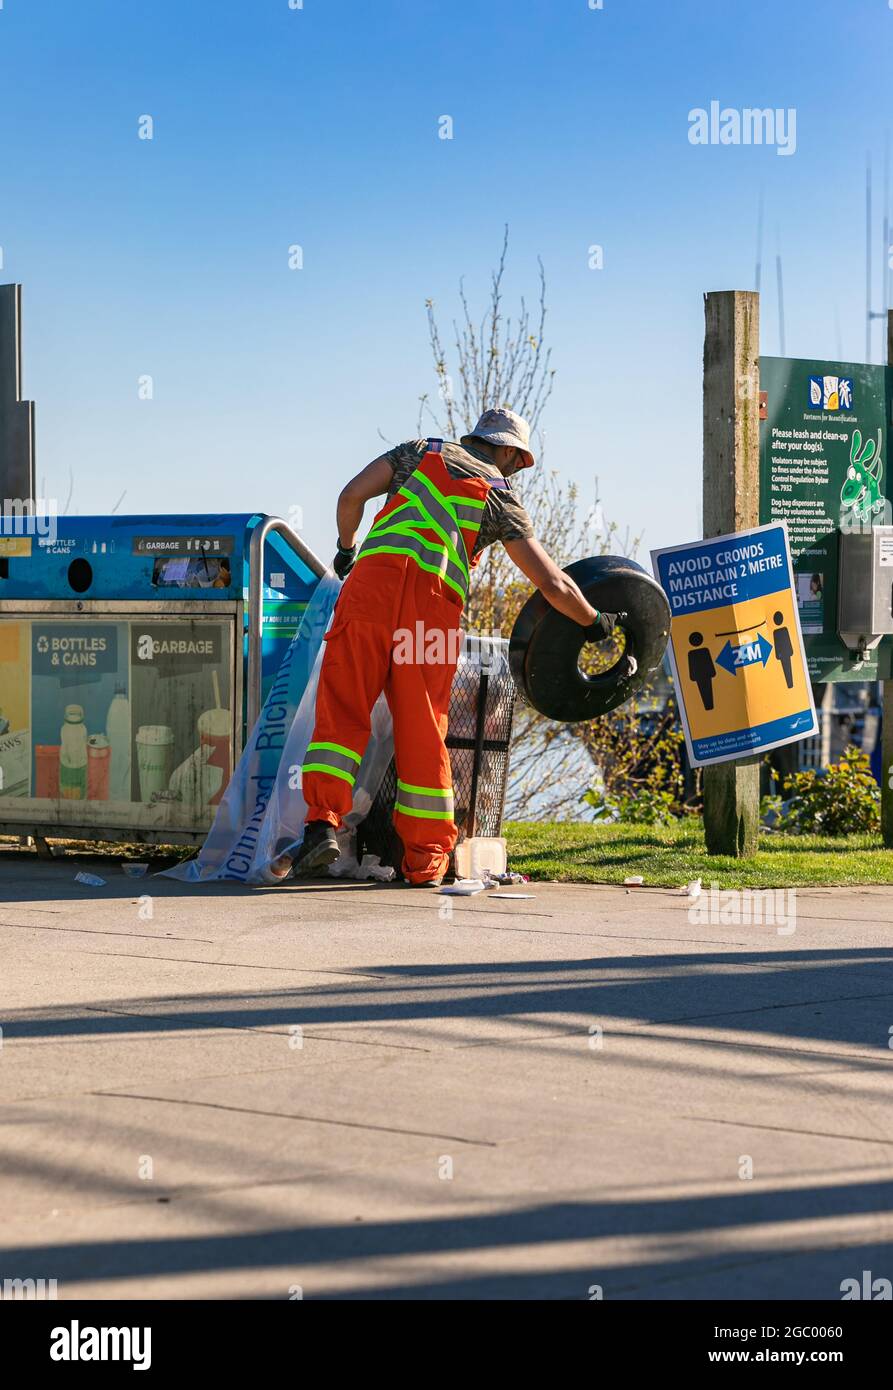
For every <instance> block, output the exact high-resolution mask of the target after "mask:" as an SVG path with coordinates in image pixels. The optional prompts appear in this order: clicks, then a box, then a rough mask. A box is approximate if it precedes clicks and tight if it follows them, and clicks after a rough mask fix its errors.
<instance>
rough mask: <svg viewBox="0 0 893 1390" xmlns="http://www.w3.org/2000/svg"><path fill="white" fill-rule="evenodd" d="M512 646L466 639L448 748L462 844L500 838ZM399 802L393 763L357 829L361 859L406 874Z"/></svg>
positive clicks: (468, 635) (512, 702)
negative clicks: (397, 823)
mask: <svg viewBox="0 0 893 1390" xmlns="http://www.w3.org/2000/svg"><path fill="white" fill-rule="evenodd" d="M508 648H509V644H508V641H507V640H506V639H505V638H500V637H477V636H475V635H474V634H473V633H463V634H462V649H461V651H460V654H459V663H458V665H457V667H456V674H455V676H454V678H453V689H452V693H451V695H450V713H449V727H448V730H447V738H446V745H447V748H448V749H449V753H450V763H451V766H452V771H453V800H454V803H455V819H456V826H457V827H458V830H459V839H460V840H463V839H465V837H466V836H471V835H498V834H499V833H500V831H501V829H502V812H503V807H504V805H505V791H506V785H507V782H508V770H509V744H510V742H511V736H512V717H513V715H514V708H515V683H514V681H513V679H512V675H511V672H510V670H509V659H508ZM396 798H397V770H396V767H395V765H394V761H393V759H392V760H391V764H390V766H389V767H388V770H387V772H386V773H385V775H384V778H383V780H382V783H381V786H380V787H379V789H378V794H377V796H376V797H375V800H374V801H373V803H372V806H371V809H370V810H369V813H368V815H367V816H366V818H365V819H364V820H363V821H362V822H361V823H360V825H359V826H358V827H357V853H358V857H359V858H360V859H362V857H363V855H364V854H377V855H378V856H379V858H380V859H381V862H382V864H392V865H393V866H394V868H395V869H397V871H398V872H399V870H400V865H401V863H402V860H403V846H402V844H401V842H400V837H399V836H398V834H397V832H396V830H395V829H394V826H393V822H392V819H391V817H392V815H393V811H394V802H395V800H396Z"/></svg>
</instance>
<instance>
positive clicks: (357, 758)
mask: <svg viewBox="0 0 893 1390" xmlns="http://www.w3.org/2000/svg"><path fill="white" fill-rule="evenodd" d="M311 748H328V749H329V751H330V752H332V753H344V755H345V756H346V757H348V758H353V760H354V762H355V763H361V762H362V761H363V759H362V757H361V755H360V754H359V753H355V752H354V750H353V749H352V748H345V746H344V744H343V743H308V744H307V752H308V753H309V752H310V750H311Z"/></svg>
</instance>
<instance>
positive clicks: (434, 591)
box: [303, 439, 499, 883]
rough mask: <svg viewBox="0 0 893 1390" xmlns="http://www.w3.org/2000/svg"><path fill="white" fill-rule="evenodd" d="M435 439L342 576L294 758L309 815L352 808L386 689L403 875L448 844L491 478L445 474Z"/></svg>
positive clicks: (443, 863) (434, 865)
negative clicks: (456, 684)
mask: <svg viewBox="0 0 893 1390" xmlns="http://www.w3.org/2000/svg"><path fill="white" fill-rule="evenodd" d="M441 444H442V441H441V440H439V439H429V440H428V449H427V452H426V453H425V456H424V458H423V459H422V461H421V463H420V464H419V466H418V468H417V469H416V470H415V472H414V473H412V474H410V476H409V477H408V478H407V480H406V482H405V483H404V484H403V486H402V487H401V488H399V489H398V490H397V491H396V492H395V493H394V495H393V497H391V498H389V500H388V501H387V502H386V504H385V505H384V507H382V509H381V511H380V512H379V513H378V515H377V516H376V518H375V521H374V522H373V524H372V528H371V530H370V531H369V534H368V536H367V537H366V539H365V541H364V542H363V544H362V546H361V547H360V551H359V554H358V556H357V561H356V565H355V567H354V570H353V572H352V573H351V574H350V575H349V576H348V578H347V580H346V581H345V584H344V588H343V589H342V591H341V594H340V596H339V598H338V603H337V605H336V608H335V614H334V617H333V619H332V626H331V628H330V630H329V632H328V635H327V637H326V653H325V657H324V658H323V663H322V671H321V673H320V681H319V691H318V694H317V697H316V727H315V728H314V730H313V738H312V740H311V742H310V743H309V745H308V747H307V757H306V761H305V763H304V767H303V791H304V800H305V801H306V803H307V820H308V821H314V820H322V821H328V822H329V823H330V824H331V825H334V826H336V827H337V826H338V825H339V824H340V823H341V820H342V818H343V817H344V816H345V815H347V813H348V811H349V810H350V808H351V803H352V799H353V785H354V781H355V774H356V771H357V768H358V767H359V764H360V760H361V758H362V756H363V753H364V752H365V749H366V743H367V740H368V738H369V727H370V725H369V721H370V715H371V712H372V707H373V705H374V704H375V701H376V700H377V699H378V696H379V695H380V694H381V692H382V690H384V692H385V696H386V698H387V702H388V705H389V706H390V709H391V714H392V716H393V721H394V753H395V757H396V763H397V800H396V804H395V807H394V825H395V827H396V830H397V833H398V835H399V836H400V838H401V840H402V841H403V850H404V859H403V873H404V875H405V877H406V878H408V879H409V880H410V882H412V883H424V882H426V881H427V880H428V879H431V878H436V877H439V876H440V875H441V874H443V873H444V872H445V870H446V868H447V864H448V860H449V853H450V851H451V850H452V848H453V846H454V844H455V843H456V827H455V825H454V823H453V791H452V774H451V771H450V758H449V753H448V752H447V749H446V745H445V743H444V737H445V735H446V731H447V718H448V714H449V704H450V691H451V689H452V684H453V675H454V673H455V669H456V662H457V660H458V654H459V619H460V617H461V615H462V606H463V604H464V602H465V598H466V596H467V594H468V583H469V571H470V569H471V563H470V557H471V556H472V555H473V552H474V544H475V540H476V539H477V534H478V531H479V530H480V526H481V521H482V519H483V515H484V508H485V506H486V504H487V494H488V492H489V491H490V488H491V486H493V485H494V484H491V483H490V482H488V481H486V480H484V479H483V478H453V477H451V476H450V474H449V473H448V471H447V468H446V465H445V463H444V461H443V459H442V457H441V453H440V448H441ZM495 485H496V486H498V485H499V484H495Z"/></svg>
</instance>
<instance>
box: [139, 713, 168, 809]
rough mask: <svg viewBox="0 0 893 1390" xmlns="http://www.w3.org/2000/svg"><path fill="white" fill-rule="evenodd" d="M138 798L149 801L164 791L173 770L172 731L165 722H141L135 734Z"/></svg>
mask: <svg viewBox="0 0 893 1390" xmlns="http://www.w3.org/2000/svg"><path fill="white" fill-rule="evenodd" d="M136 761H137V767H138V768H139V774H140V800H141V801H151V800H152V797H153V795H154V794H155V793H156V792H166V791H167V789H168V783H169V782H170V780H171V773H172V772H173V770H174V731H173V729H169V728H168V726H167V725H166V724H141V725H140V727H139V729H138V730H137V735H136Z"/></svg>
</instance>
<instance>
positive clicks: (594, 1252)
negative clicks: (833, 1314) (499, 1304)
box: [0, 853, 893, 1300]
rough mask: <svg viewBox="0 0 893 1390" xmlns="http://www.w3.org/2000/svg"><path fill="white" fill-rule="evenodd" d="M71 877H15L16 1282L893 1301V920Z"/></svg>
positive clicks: (829, 910)
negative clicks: (789, 922) (867, 1278)
mask: <svg viewBox="0 0 893 1390" xmlns="http://www.w3.org/2000/svg"><path fill="white" fill-rule="evenodd" d="M78 867H79V865H78V864H77V863H74V862H72V861H70V860H69V861H57V862H53V863H45V862H42V861H39V860H38V859H37V858H36V857H27V856H24V855H19V854H12V853H2V854H0V952H2V956H0V970H2V1003H0V1015H2V1017H0V1022H2V1027H3V1046H2V1051H0V1100H2V1106H0V1121H2V1125H3V1129H2V1134H3V1143H2V1151H3V1159H2V1175H0V1212H2V1217H0V1220H2V1227H3V1230H2V1238H0V1247H2V1254H0V1281H2V1279H4V1278H28V1277H31V1278H45V1279H51V1278H54V1279H58V1281H59V1296H60V1297H65V1296H69V1297H76V1296H80V1297H83V1296H86V1297H91V1298H108V1297H124V1298H130V1297H151V1298H170V1297H174V1298H196V1297H207V1298H247V1297H270V1298H283V1299H286V1298H289V1297H290V1296H296V1290H297V1289H298V1288H300V1289H301V1290H302V1292H303V1296H304V1297H305V1298H320V1297H339V1298H345V1297H381V1298H419V1297H421V1298H494V1297H501V1298H522V1299H526V1298H534V1299H540V1298H546V1299H552V1298H561V1299H587V1298H589V1297H591V1296H593V1294H592V1293H591V1292H590V1291H591V1290H592V1289H593V1288H594V1287H595V1286H599V1287H600V1288H601V1289H602V1291H603V1296H604V1297H605V1298H606V1299H654V1298H661V1299H662V1298H685V1299H704V1298H724V1299H748V1298H773V1299H774V1298H795V1299H830V1300H835V1299H839V1298H840V1284H841V1281H842V1280H844V1279H847V1278H856V1279H859V1280H860V1281H861V1279H862V1274H863V1271H864V1270H870V1271H871V1276H872V1278H879V1277H884V1278H888V1279H893V1239H891V1237H893V1218H891V1216H890V1214H889V1212H890V1207H891V1200H890V1199H891V1195H893V1182H891V1159H893V1107H891V1104H890V1081H891V1066H893V1052H891V1050H890V1043H891V1031H890V1030H891V1028H893V972H891V962H893V931H891V918H893V891H891V890H889V889H858V890H814V891H805V890H803V891H800V892H799V893H798V894H797V897H796V912H797V917H796V924H795V925H796V929H795V930H794V931H793V932H792V933H790V934H780V933H779V931H778V930H777V929H776V928H773V927H767V926H760V925H746V924H742V923H739V924H737V925H735V924H734V923H732V924H730V925H725V924H723V923H722V922H719V921H710V920H709V915H708V914H707V913H705V914H703V915H704V917H705V920H704V921H697V920H690V904H689V902H688V901H687V900H685V899H683V898H681V897H679V896H677V895H675V894H672V893H670V892H668V891H666V892H665V891H660V890H642V889H638V890H633V891H625V890H624V889H622V888H621V889H618V888H593V887H567V886H557V885H550V884H542V885H532V886H531V888H530V891H531V892H532V894H533V897H532V899H530V900H525V901H512V900H508V899H499V898H494V897H493V896H492V895H489V894H488V895H486V896H481V897H477V898H473V899H446V898H444V897H441V896H438V895H436V894H434V893H432V892H430V891H421V892H415V891H409V890H406V889H402V888H391V887H387V886H385V887H382V886H378V885H365V884H357V885H351V886H349V887H345V886H340V885H337V884H333V885H328V884H319V885H316V884H314V885H311V886H308V887H299V886H291V887H284V888H278V889H271V890H260V891H250V890H243V889H240V888H239V887H237V886H235V885H215V886H212V887H209V888H207V889H196V888H187V887H184V886H182V885H180V884H176V883H173V882H170V881H168V880H165V879H159V878H152V879H144V880H141V881H137V882H135V881H132V880H129V879H126V878H124V877H123V875H121V873H120V870H119V869H118V868H117V866H116V865H112V864H110V865H109V867H108V868H107V869H106V870H104V869H103V868H101V867H99V868H97V869H96V872H98V873H102V874H107V876H108V883H107V886H106V887H104V888H85V887H82V886H81V885H79V884H77V883H76V882H75V881H74V875H75V873H76V871H77V869H78ZM90 867H93V866H90ZM450 911H451V914H452V915H451V916H450V915H449V914H450ZM727 915H728V914H727ZM785 932H786V927H785ZM751 1169H752V1174H753V1176H752V1177H748V1176H747V1174H748V1172H749V1171H751Z"/></svg>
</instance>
